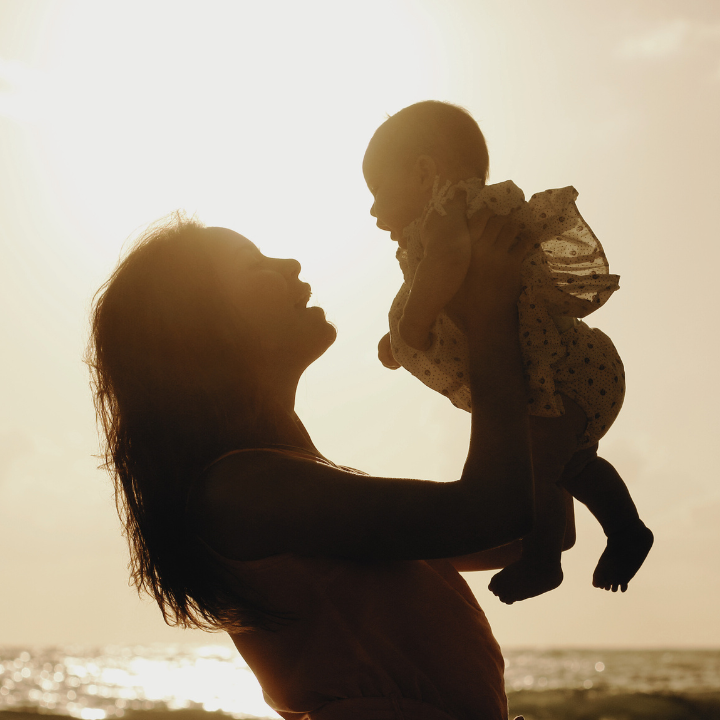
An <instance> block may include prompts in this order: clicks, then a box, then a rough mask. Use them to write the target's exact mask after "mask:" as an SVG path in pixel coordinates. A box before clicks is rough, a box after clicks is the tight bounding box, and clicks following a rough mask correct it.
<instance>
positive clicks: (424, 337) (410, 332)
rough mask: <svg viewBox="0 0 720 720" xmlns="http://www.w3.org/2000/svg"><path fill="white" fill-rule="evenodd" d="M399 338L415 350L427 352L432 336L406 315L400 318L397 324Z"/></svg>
mask: <svg viewBox="0 0 720 720" xmlns="http://www.w3.org/2000/svg"><path fill="white" fill-rule="evenodd" d="M398 330H400V337H401V338H402V339H403V340H404V341H405V342H406V343H407V344H408V345H409V346H410V347H411V348H415V350H427V349H428V348H429V347H430V346H431V345H432V334H431V333H430V330H429V329H428V328H427V327H426V326H425V325H423V324H419V323H415V322H413V321H412V320H410V319H408V316H407V315H403V316H402V317H401V318H400V323H399V324H398Z"/></svg>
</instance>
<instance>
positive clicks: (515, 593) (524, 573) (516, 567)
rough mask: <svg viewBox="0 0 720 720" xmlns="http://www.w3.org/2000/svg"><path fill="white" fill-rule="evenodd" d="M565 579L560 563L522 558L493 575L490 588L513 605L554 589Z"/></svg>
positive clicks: (504, 600) (508, 603) (505, 601)
mask: <svg viewBox="0 0 720 720" xmlns="http://www.w3.org/2000/svg"><path fill="white" fill-rule="evenodd" d="M562 581H563V571H562V567H561V566H560V563H559V562H557V561H549V562H546V563H543V562H539V561H538V560H537V559H533V560H529V559H527V558H520V560H517V561H516V562H514V563H512V564H511V565H508V566H507V567H506V568H505V569H503V570H501V571H500V572H499V573H497V574H496V575H494V576H493V579H492V580H491V581H490V584H489V585H488V588H489V589H490V591H491V592H493V593H494V594H495V595H497V596H498V598H499V599H500V600H501V601H502V602H504V603H506V604H507V605H512V604H513V603H514V602H518V601H519V600H527V599H528V598H531V597H536V596H537V595H542V594H543V593H546V592H549V591H550V590H554V589H555V588H556V587H557V586H558V585H560V583H561V582H562Z"/></svg>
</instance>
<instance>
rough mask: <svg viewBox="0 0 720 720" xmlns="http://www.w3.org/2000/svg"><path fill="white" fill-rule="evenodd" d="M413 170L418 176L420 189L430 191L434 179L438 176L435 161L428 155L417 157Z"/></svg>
mask: <svg viewBox="0 0 720 720" xmlns="http://www.w3.org/2000/svg"><path fill="white" fill-rule="evenodd" d="M415 170H416V172H417V174H418V179H419V180H420V186H421V188H422V189H423V190H425V189H427V190H430V191H432V187H433V183H434V182H435V177H436V176H437V174H438V171H437V163H436V162H435V160H434V159H433V158H432V157H431V156H430V155H418V158H417V160H416V161H415Z"/></svg>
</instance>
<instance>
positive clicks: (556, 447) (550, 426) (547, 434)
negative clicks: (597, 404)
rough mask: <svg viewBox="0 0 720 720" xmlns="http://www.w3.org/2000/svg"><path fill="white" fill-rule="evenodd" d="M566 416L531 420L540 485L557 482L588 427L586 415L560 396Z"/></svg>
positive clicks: (537, 475) (564, 396) (534, 464)
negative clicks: (544, 482) (543, 482)
mask: <svg viewBox="0 0 720 720" xmlns="http://www.w3.org/2000/svg"><path fill="white" fill-rule="evenodd" d="M560 397H561V398H562V401H563V405H564V407H565V413H564V414H563V415H560V416H559V417H538V416H535V415H531V416H530V441H531V446H532V457H533V469H534V471H535V477H536V479H537V480H539V481H543V480H546V481H552V482H557V480H559V478H560V476H561V475H562V472H563V469H564V468H565V466H566V465H567V464H568V462H570V458H572V456H573V455H574V454H575V453H576V452H577V450H578V449H579V447H580V443H581V441H582V438H583V436H584V433H585V428H586V427H587V424H588V418H587V415H586V414H585V411H584V410H583V409H582V408H581V407H580V405H578V404H577V403H576V402H575V401H574V400H572V399H571V398H569V397H568V396H567V395H563V394H562V393H561V395H560Z"/></svg>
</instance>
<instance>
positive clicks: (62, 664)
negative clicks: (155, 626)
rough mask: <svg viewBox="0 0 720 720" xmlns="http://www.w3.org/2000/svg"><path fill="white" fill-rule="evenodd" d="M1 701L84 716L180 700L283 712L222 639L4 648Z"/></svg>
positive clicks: (240, 713)
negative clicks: (195, 643) (194, 643)
mask: <svg viewBox="0 0 720 720" xmlns="http://www.w3.org/2000/svg"><path fill="white" fill-rule="evenodd" d="M0 686H1V687H0V709H12V708H17V707H23V708H25V707H37V708H41V709H46V710H50V711H52V712H55V713H60V714H67V715H71V716H72V717H76V718H81V720H106V718H109V717H122V716H123V715H124V714H125V711H126V710H150V709H169V710H177V709H181V708H194V709H203V710H207V711H216V710H219V711H221V712H224V713H227V714H229V715H233V716H235V717H277V716H276V715H275V714H274V713H273V712H272V711H271V710H270V709H269V708H268V706H267V705H266V704H265V702H264V700H263V697H262V691H261V690H260V686H259V685H258V683H257V680H255V677H254V676H253V674H252V673H251V672H250V670H249V669H248V667H247V665H246V664H245V663H244V662H243V660H242V658H240V656H239V655H238V654H237V653H235V652H233V651H232V650H230V649H228V648H225V647H222V646H205V647H199V648H198V647H189V648H186V647H173V646H167V645H163V646H153V647H106V648H103V649H102V650H92V649H89V648H49V649H45V650H39V651H34V652H32V653H29V652H27V651H23V652H21V653H16V652H13V651H12V650H0Z"/></svg>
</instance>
